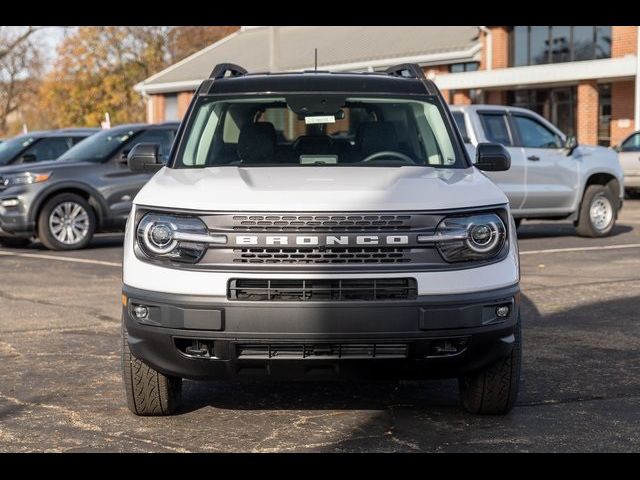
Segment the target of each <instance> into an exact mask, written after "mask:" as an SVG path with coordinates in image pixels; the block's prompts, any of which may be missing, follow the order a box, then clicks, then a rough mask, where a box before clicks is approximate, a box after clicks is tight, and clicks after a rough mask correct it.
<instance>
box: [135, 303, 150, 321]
mask: <svg viewBox="0 0 640 480" xmlns="http://www.w3.org/2000/svg"><path fill="white" fill-rule="evenodd" d="M133 314H134V315H135V316H136V318H138V319H140V320H144V319H145V318H147V317H148V316H149V309H148V308H147V307H145V306H144V305H136V306H135V307H133Z"/></svg>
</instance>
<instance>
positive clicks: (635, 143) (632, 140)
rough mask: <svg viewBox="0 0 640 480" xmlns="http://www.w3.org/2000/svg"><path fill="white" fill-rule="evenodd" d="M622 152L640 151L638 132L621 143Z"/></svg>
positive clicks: (639, 135)
mask: <svg viewBox="0 0 640 480" xmlns="http://www.w3.org/2000/svg"><path fill="white" fill-rule="evenodd" d="M621 150H622V151H623V152H640V133H635V134H633V135H632V136H630V137H629V138H627V139H626V140H625V141H624V143H623V144H622V149H621Z"/></svg>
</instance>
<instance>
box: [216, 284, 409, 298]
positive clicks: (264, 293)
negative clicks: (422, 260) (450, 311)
mask: <svg viewBox="0 0 640 480" xmlns="http://www.w3.org/2000/svg"><path fill="white" fill-rule="evenodd" d="M417 295H418V286H417V283H416V280H415V279H414V278H379V279H378V278H377V279H359V278H358V279H338V280H332V279H306V280H272V279H254V278H240V279H232V280H229V286H228V291H227V298H228V299H229V300H237V301H245V302H275V301H278V302H324V301H350V300H351V301H358V300H359V301H383V300H384V301H390V300H413V299H415V298H416V297H417Z"/></svg>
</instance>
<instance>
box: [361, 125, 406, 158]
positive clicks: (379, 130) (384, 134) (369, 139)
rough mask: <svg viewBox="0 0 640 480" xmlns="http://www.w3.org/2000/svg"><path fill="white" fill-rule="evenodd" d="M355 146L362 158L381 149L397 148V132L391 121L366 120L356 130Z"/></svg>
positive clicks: (395, 149)
mask: <svg viewBox="0 0 640 480" xmlns="http://www.w3.org/2000/svg"><path fill="white" fill-rule="evenodd" d="M356 148H357V149H358V150H359V151H360V154H361V155H362V158H366V157H368V156H369V155H371V154H373V153H377V152H383V151H389V150H391V151H394V152H397V151H398V150H399V142H398V133H397V132H396V127H395V125H394V124H393V123H391V122H366V123H362V124H360V126H359V127H358V131H357V132H356Z"/></svg>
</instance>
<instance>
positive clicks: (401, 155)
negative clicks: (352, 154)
mask: <svg viewBox="0 0 640 480" xmlns="http://www.w3.org/2000/svg"><path fill="white" fill-rule="evenodd" d="M383 157H395V158H397V159H399V160H404V161H405V162H409V163H411V164H412V165H416V162H415V161H414V160H413V158H411V157H410V156H409V155H405V154H404V153H401V152H394V151H392V150H385V151H382V152H376V153H372V154H371V155H369V156H368V157H367V158H363V159H362V160H360V162H362V163H364V162H373V161H374V160H377V159H378V158H383Z"/></svg>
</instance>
